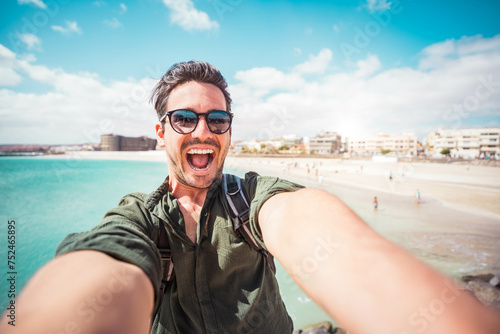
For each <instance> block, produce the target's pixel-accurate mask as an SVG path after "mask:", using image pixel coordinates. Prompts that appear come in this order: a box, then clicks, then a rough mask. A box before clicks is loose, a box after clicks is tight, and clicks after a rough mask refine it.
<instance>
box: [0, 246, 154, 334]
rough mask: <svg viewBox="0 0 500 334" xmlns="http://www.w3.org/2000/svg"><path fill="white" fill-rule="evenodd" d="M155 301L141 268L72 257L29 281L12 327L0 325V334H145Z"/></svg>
mask: <svg viewBox="0 0 500 334" xmlns="http://www.w3.org/2000/svg"><path fill="white" fill-rule="evenodd" d="M153 300H154V292H153V285H152V283H151V281H150V280H149V278H148V276H147V275H146V274H145V273H144V272H143V271H142V269H140V268H139V267H137V266H135V265H132V264H128V263H125V262H121V261H118V260H116V259H113V258H112V257H110V256H108V255H106V254H104V253H101V252H97V251H85V250H84V251H76V252H71V253H68V254H65V255H61V256H59V257H56V258H55V259H53V260H52V261H50V262H49V263H47V264H46V265H45V266H44V267H42V268H41V269H40V270H39V271H38V272H37V273H36V274H35V275H34V276H33V277H32V278H31V280H30V281H29V282H28V283H27V285H26V286H25V288H24V289H23V291H22V293H21V295H20V296H19V298H18V299H17V300H16V305H17V307H18V310H19V311H18V316H17V319H16V326H15V327H13V326H10V325H8V324H7V321H2V322H1V323H0V332H1V333H6V334H7V333H43V334H50V333H117V334H118V333H120V334H123V333H126V334H128V333H130V334H140V333H148V332H149V320H150V317H151V313H152V310H153ZM3 318H5V317H3Z"/></svg>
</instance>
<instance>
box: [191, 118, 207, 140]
mask: <svg viewBox="0 0 500 334" xmlns="http://www.w3.org/2000/svg"><path fill="white" fill-rule="evenodd" d="M191 135H192V136H193V137H194V138H199V139H201V140H203V139H205V138H209V137H211V136H212V132H211V131H210V129H209V128H208V124H207V119H206V118H205V115H203V116H200V118H199V119H198V125H197V126H196V129H195V130H194V131H193V132H192V133H191Z"/></svg>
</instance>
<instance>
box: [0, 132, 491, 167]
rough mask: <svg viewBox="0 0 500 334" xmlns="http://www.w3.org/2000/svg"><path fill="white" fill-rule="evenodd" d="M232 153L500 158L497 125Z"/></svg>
mask: <svg viewBox="0 0 500 334" xmlns="http://www.w3.org/2000/svg"><path fill="white" fill-rule="evenodd" d="M158 149H160V147H158V146H157V145H156V139H152V138H148V137H146V136H141V137H126V136H121V135H116V134H102V135H101V142H100V143H85V144H78V145H1V146H0V152H1V154H2V155H29V154H31V155H45V154H64V153H66V152H75V151H108V152H109V151H149V150H158ZM231 154H233V155H238V154H264V155H279V156H283V157H285V156H307V155H314V156H320V157H324V158H327V157H336V158H343V159H349V158H354V159H356V158H366V157H373V156H385V157H393V158H410V159H443V158H446V159H461V160H464V159H465V160H474V159H484V160H500V128H474V129H438V130H436V131H433V132H430V133H429V134H428V135H427V136H426V137H425V138H423V140H421V141H419V140H418V139H417V136H416V135H415V134H413V133H399V134H384V133H380V134H376V135H366V136H360V137H355V138H347V137H344V136H342V134H341V133H337V132H325V131H322V132H320V133H318V134H316V135H315V136H314V137H301V136H297V135H285V136H281V137H277V138H272V139H266V140H257V139H252V140H246V141H235V142H233V143H232V144H231Z"/></svg>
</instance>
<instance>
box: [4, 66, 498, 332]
mask: <svg viewBox="0 0 500 334" xmlns="http://www.w3.org/2000/svg"><path fill="white" fill-rule="evenodd" d="M226 87H227V84H226V81H225V80H224V78H223V77H222V75H221V74H220V72H219V71H218V70H217V69H216V68H215V67H213V66H212V65H210V64H208V63H205V62H199V61H190V62H187V63H179V64H176V65H174V66H172V67H171V68H170V69H169V70H168V71H167V73H166V74H165V76H164V77H163V78H162V79H161V80H160V82H159V83H158V84H157V86H156V87H155V90H154V94H153V102H154V105H155V109H156V111H157V114H158V117H159V119H160V122H159V124H157V125H156V134H157V139H158V143H159V144H160V145H161V146H164V147H165V149H166V154H167V160H168V176H167V178H166V179H165V182H164V183H163V184H162V185H161V186H160V187H159V188H158V189H157V190H156V191H154V192H153V193H151V194H150V195H146V194H142V193H133V194H129V195H127V196H125V197H123V198H122V200H121V201H120V203H119V205H118V207H117V208H115V209H112V210H110V211H109V212H108V213H106V215H105V216H104V218H103V220H102V222H101V223H100V224H99V225H98V226H97V227H95V228H94V229H92V230H91V231H88V232H82V233H76V234H70V235H69V236H68V237H66V239H64V241H63V242H62V243H61V244H60V245H59V247H58V250H57V257H56V258H55V259H54V260H52V261H50V262H49V263H48V264H47V265H45V266H44V267H43V268H42V269H40V270H39V271H38V272H37V273H36V274H35V276H34V277H33V279H32V280H31V281H30V282H28V283H27V285H26V287H25V288H24V290H23V292H21V295H20V296H19V297H18V298H17V299H16V305H18V306H19V309H20V310H22V316H21V317H19V319H18V320H17V323H16V326H15V327H13V326H9V325H8V323H7V320H8V318H7V317H3V319H4V320H3V321H2V322H1V323H0V332H1V333H4V334H7V333H120V334H140V333H147V332H149V331H151V333H158V334H160V333H162V334H163V333H291V331H292V321H291V319H290V317H289V316H288V314H287V311H286V309H285V306H284V304H283V301H282V299H281V296H280V294H279V289H278V286H277V281H276V278H275V276H274V274H273V271H272V269H271V268H270V267H271V266H270V264H269V263H268V262H267V261H266V259H265V258H264V256H262V255H261V254H260V253H258V252H257V251H254V250H253V249H252V248H251V247H250V246H249V244H248V243H246V242H245V241H243V240H242V239H241V237H240V236H238V235H237V234H236V233H235V232H234V231H233V224H232V223H231V218H230V215H229V208H228V203H227V200H226V199H225V196H224V192H223V190H222V188H221V177H222V169H223V165H224V161H225V158H226V155H227V153H228V149H229V145H230V142H231V135H232V129H231V121H232V117H233V116H232V114H231V113H230V111H231V98H230V96H229V93H228V92H227V90H226ZM269 117H272V115H271V114H269ZM138 172H140V171H138ZM130 177H133V176H130ZM124 182H126V180H124ZM244 188H245V190H246V191H247V193H248V197H249V202H250V210H249V212H248V215H249V219H250V223H249V227H250V228H249V231H250V232H251V235H252V236H253V238H255V239H256V241H257V242H258V243H259V244H261V245H262V246H264V247H265V248H266V249H267V250H269V251H270V252H271V253H272V254H273V255H274V256H275V257H276V258H277V259H278V260H279V262H280V263H281V264H282V265H283V267H284V268H285V270H286V271H287V272H288V273H289V274H290V276H291V277H292V278H293V279H294V280H295V281H296V283H297V284H298V285H299V286H300V287H301V288H302V289H303V290H304V291H305V292H306V293H307V294H308V296H309V297H310V298H311V299H312V300H314V301H315V302H316V303H318V304H319V305H321V306H322V307H323V308H324V309H325V310H326V312H327V313H328V314H329V315H330V316H332V317H335V320H336V321H337V322H338V323H339V324H340V325H341V326H343V327H345V328H346V329H347V330H348V331H349V332H352V333H360V334H363V333H365V334H368V333H389V332H390V333H414V332H424V331H425V333H426V334H431V333H432V334H437V333H440V334H441V333H481V334H486V333H493V332H494V330H495V329H498V327H496V326H498V325H499V322H500V320H499V319H498V317H497V315H496V314H495V313H493V311H491V310H489V309H487V308H485V307H484V306H482V305H481V304H480V303H479V302H478V301H477V300H475V299H474V298H472V297H471V296H470V295H469V294H467V293H462V292H460V290H459V289H458V288H457V287H456V286H455V285H454V284H453V283H452V282H451V281H450V280H448V279H446V278H445V277H444V276H442V275H441V274H439V273H438V272H436V271H435V270H433V269H431V268H430V267H428V266H427V265H425V264H423V263H422V262H420V261H418V260H417V259H415V258H414V257H413V256H412V255H410V254H409V253H408V252H407V251H405V250H403V249H402V248H400V247H398V246H396V245H395V244H393V243H392V242H390V241H388V240H386V239H385V238H383V237H381V236H380V235H378V234H377V233H376V232H374V231H373V230H372V229H371V228H370V227H369V226H368V225H367V224H366V223H365V222H363V221H362V220H361V218H359V217H358V216H357V215H356V214H355V213H354V212H353V211H351V210H350V209H349V208H348V207H347V206H346V205H344V204H343V203H342V202H341V201H340V200H339V199H338V198H336V197H335V196H333V195H331V194H329V193H327V192H326V191H322V190H318V189H310V188H303V187H301V186H299V185H297V184H294V183H291V182H288V181H285V180H282V179H279V178H276V177H263V176H258V175H256V174H254V173H248V174H247V175H246V177H245V180H244ZM160 233H166V234H167V236H168V241H169V243H170V248H171V252H172V261H173V263H174V265H175V268H174V270H175V277H174V278H173V279H172V280H171V281H169V282H168V284H167V287H166V290H165V293H164V294H162V295H163V298H161V296H160V289H159V286H160V280H161V277H160V276H161V262H160V254H159V251H158V249H157V246H156V242H157V241H158V239H159V234H160ZM402 293H403V295H402ZM160 300H161V304H160ZM436 301H437V302H436ZM155 305H156V306H157V308H158V309H159V311H158V312H157V313H155V312H154V310H155V309H156V307H155ZM438 311H439V312H438ZM436 312H438V313H436ZM6 319H7V320H6Z"/></svg>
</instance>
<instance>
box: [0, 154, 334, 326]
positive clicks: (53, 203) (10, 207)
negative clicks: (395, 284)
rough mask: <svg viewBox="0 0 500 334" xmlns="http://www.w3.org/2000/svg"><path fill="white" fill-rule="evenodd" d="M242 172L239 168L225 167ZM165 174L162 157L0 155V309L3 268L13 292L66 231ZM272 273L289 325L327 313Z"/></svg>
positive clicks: (87, 223) (92, 220)
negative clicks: (11, 230)
mask: <svg viewBox="0 0 500 334" xmlns="http://www.w3.org/2000/svg"><path fill="white" fill-rule="evenodd" d="M225 172H230V173H233V174H237V175H240V176H242V175H243V173H244V171H243V170H237V169H226V170H225ZM166 175H167V165H166V163H164V162H144V161H120V160H87V159H70V160H67V159H40V158H33V157H15V158H10V157H5V158H1V159H0V189H1V192H0V213H1V221H0V238H1V239H2V242H1V243H0V245H1V246H2V247H1V250H0V258H1V259H3V260H2V261H0V268H1V270H0V272H1V273H2V279H1V280H0V307H1V310H2V311H0V313H3V310H5V307H6V305H7V303H8V302H9V298H8V296H7V292H8V290H9V283H8V282H7V280H6V277H7V272H11V271H14V272H16V292H17V294H18V293H19V291H20V290H21V289H22V287H23V286H24V285H25V284H26V282H27V281H28V280H29V279H30V277H31V276H32V275H33V274H34V273H35V272H36V271H37V270H38V269H39V268H40V267H41V266H43V264H45V263H46V262H48V261H50V260H51V259H52V258H53V256H54V252H55V250H56V248H57V245H58V244H59V243H60V242H61V240H62V239H63V238H64V237H65V236H66V235H67V234H69V233H73V232H79V231H86V230H89V229H90V228H92V227H93V226H95V225H96V224H97V223H98V222H99V221H100V220H101V218H102V216H103V215H104V213H105V212H106V211H107V210H109V209H110V208H113V207H115V206H116V205H117V204H118V202H119V200H120V198H121V197H122V196H123V195H125V194H127V193H130V192H134V191H141V192H145V193H150V192H151V191H153V190H155V189H156V188H157V187H158V186H159V185H160V184H161V183H162V182H163V180H164V178H165V177H166ZM9 221H15V227H16V229H15V232H16V234H15V237H16V239H15V240H16V243H15V261H14V262H15V268H14V270H11V269H9V268H8V267H7V265H8V262H7V256H8V254H7V253H8V250H9V249H8V243H7V235H8V222H9ZM277 277H278V280H279V282H280V289H281V293H282V295H283V298H284V301H285V304H286V306H287V309H288V311H289V313H290V315H291V317H292V318H293V320H294V324H295V326H303V325H305V324H309V323H311V322H318V321H323V320H328V319H329V317H328V316H327V315H326V314H325V313H324V312H323V311H322V310H321V309H320V308H319V307H318V306H316V305H315V304H314V303H312V302H311V300H310V299H309V298H307V296H306V295H305V294H304V293H303V292H302V291H301V290H300V288H298V286H297V285H296V284H295V283H294V282H293V281H292V280H291V279H290V277H289V276H288V274H287V273H286V272H285V270H284V269H283V267H281V265H280V264H279V263H277Z"/></svg>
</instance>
